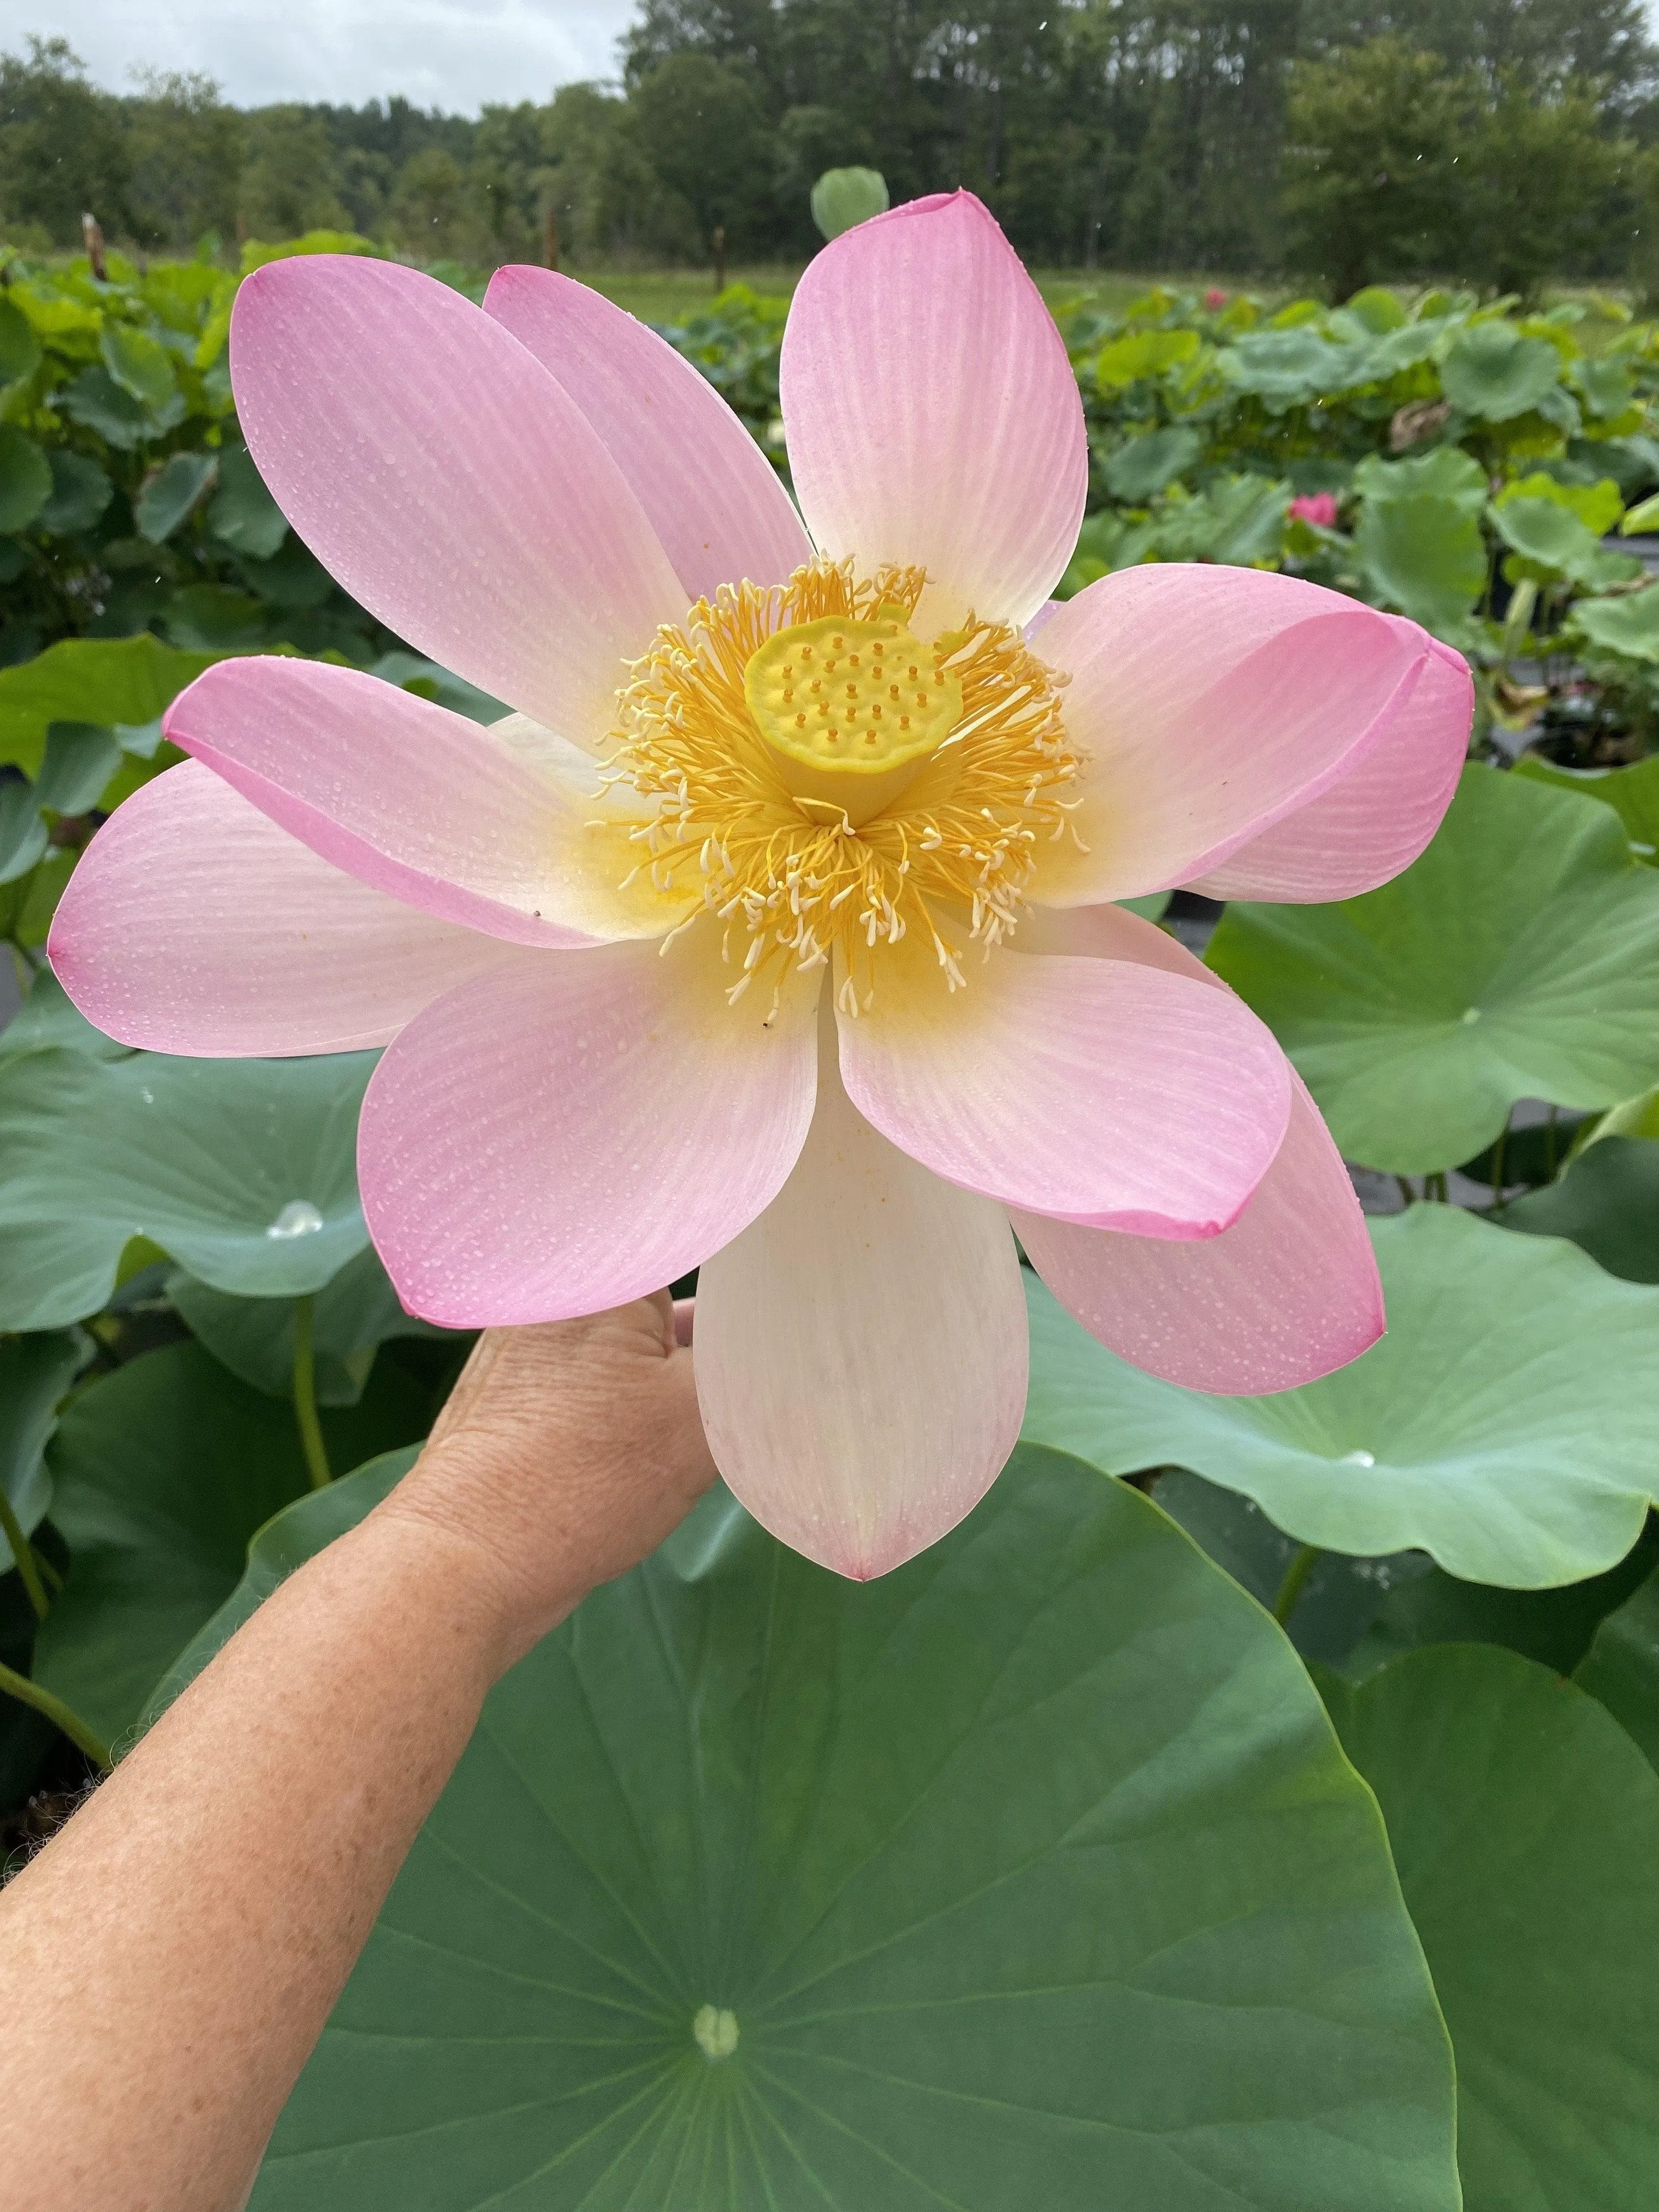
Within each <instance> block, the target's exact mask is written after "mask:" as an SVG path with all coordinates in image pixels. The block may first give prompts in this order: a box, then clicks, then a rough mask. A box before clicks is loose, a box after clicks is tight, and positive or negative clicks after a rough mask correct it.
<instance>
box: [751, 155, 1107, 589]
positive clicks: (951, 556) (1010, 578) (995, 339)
mask: <svg viewBox="0 0 1659 2212" xmlns="http://www.w3.org/2000/svg"><path fill="white" fill-rule="evenodd" d="M779 389H780V391H781V394H782V404H783V419H784V423H785V425H786V428H787V436H788V446H789V465H790V471H791V473H792V475H793V478H794V483H795V491H796V495H797V496H798V497H799V501H800V503H801V512H802V513H803V514H804V515H805V517H806V525H807V527H808V529H809V530H811V533H812V536H813V538H814V540H815V541H816V543H817V546H818V548H819V550H820V551H822V552H824V553H827V554H829V555H830V556H832V557H833V558H834V559H836V560H838V561H839V560H844V559H847V558H848V557H849V556H850V557H851V558H853V559H854V560H855V561H856V562H858V564H859V567H860V569H863V570H865V571H868V570H870V569H872V568H876V567H877V566H878V565H879V564H880V563H882V562H890V561H891V562H901V563H906V564H910V565H914V566H917V567H921V568H926V569H927V574H928V578H929V580H930V583H931V585H932V586H933V591H932V592H931V593H930V608H931V611H932V612H933V616H934V617H936V618H937V619H938V620H939V622H940V623H941V624H942V623H948V622H951V621H959V620H960V619H961V617H962V616H963V613H965V612H966V611H967V610H968V609H969V607H971V608H973V609H974V610H975V611H976V612H977V613H978V614H980V615H981V616H982V617H985V618H987V620H990V621H994V622H1006V623H1014V624H1016V625H1018V624H1019V623H1024V622H1025V621H1027V620H1028V619H1029V618H1030V617H1031V616H1032V615H1033V614H1035V613H1036V610H1037V609H1038V608H1039V607H1040V606H1041V605H1042V602H1043V601H1044V599H1047V597H1048V593H1049V592H1050V591H1051V590H1052V589H1053V588H1054V584H1055V582H1056V581H1057V580H1058V579H1059V577H1060V574H1062V572H1063V571H1064V569H1065V567H1066V562H1067V561H1069V560H1070V558H1071V556H1072V549H1073V546H1074V545H1075V544H1076V543H1077V532H1078V525H1079V522H1080V521H1081V520H1082V519H1083V501H1084V495H1085V492H1086V490H1087V489H1088V477H1089V456H1088V445H1087V441H1086V439H1085V435H1084V427H1083V407H1082V403H1081V401H1080V400H1079V397H1078V389H1077V379H1076V378H1075V377H1074V376H1073V374H1072V367H1071V363H1070V362H1069V361H1068V360H1067V359H1066V347H1065V344H1064V343H1063V341H1062V340H1061V338H1060V332H1059V331H1057V330H1056V329H1055V328H1054V319H1053V317H1052V316H1051V315H1050V314H1049V313H1048V309H1047V307H1044V306H1043V304H1042V295H1040V294H1039V292H1038V291H1037V289H1036V285H1035V284H1033V283H1032V282H1031V280H1030V277H1029V276H1027V275H1026V273H1025V270H1024V267H1023V265H1022V264H1021V263H1020V260H1019V257H1018V255H1017V254H1016V253H1015V252H1014V251H1013V249H1012V246H1010V245H1009V243H1008V241H1007V240H1006V238H1005V237H1004V236H1003V234H1002V233H1001V231H1000V229H999V228H997V225H996V223H995V222H994V219H993V218H992V216H990V214H989V213H988V212H987V210H986V209H985V208H983V207H982V206H981V204H980V203H979V201H978V200H976V199H975V197H974V196H973V194H972V193H971V192H951V193H945V194H940V195H938V196H936V197H933V198H931V199H921V200H912V201H910V202H909V203H908V204H907V205H905V206H903V207H896V208H894V209H892V210H890V212H889V213H888V214H886V215H882V216H876V217H875V218H874V219H873V220H872V222H862V223H860V224H859V225H858V226H857V227H856V228H854V229H853V230H849V231H845V232H843V233H842V235H841V237H839V238H837V239H836V240H833V241H832V243H831V244H829V246H825V247H824V249H823V252H822V253H820V254H819V255H818V257H817V260H815V261H814V262H813V263H812V264H811V266H810V267H809V268H808V270H807V271H806V274H805V276H803V277H802V278H801V281H800V283H799V285H797V287H796V288H795V296H794V299H793V302H792V304H791V306H790V309H789V320H788V323H787V326H786V327H785V330H784V334H783V356H782V362H781V369H780V372H779Z"/></svg>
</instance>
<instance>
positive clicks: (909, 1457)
mask: <svg viewBox="0 0 1659 2212" xmlns="http://www.w3.org/2000/svg"><path fill="white" fill-rule="evenodd" d="M696 1363H697V1366H696V1373H697V1398H698V1401H699V1403H700V1404H701V1406H702V1417H703V1424H704V1426H705V1427H706V1429H707V1430H708V1441H709V1444H710V1447H711V1449H713V1451H714V1458H715V1461H716V1462H717V1463H718V1465H719V1467H720V1472H721V1474H724V1476H725V1477H726V1480H727V1482H728V1483H729V1484H730V1485H731V1486H732V1490H733V1491H734V1492H736V1494H737V1495H738V1498H741V1499H742V1501H743V1503H744V1504H745V1505H746V1506H747V1507H748V1509H749V1510H750V1512H751V1513H752V1514H753V1515H754V1516H755V1518H756V1519H757V1521H758V1522H761V1524H762V1526H763V1527H764V1528H769V1529H770V1530H771V1531H772V1534H774V1535H775V1536H778V1537H781V1539H782V1541H784V1542H785V1543H786V1544H790V1545H793V1547H794V1549H795V1550H796V1551H798V1552H802V1553H805V1555H806V1557H807V1558H808V1559H816V1560H817V1562H818V1564H819V1565H821V1566H826V1567H830V1568H833V1569H834V1571H836V1573H837V1574H842V1575H848V1576H850V1577H853V1578H854V1580H857V1581H860V1582H864V1581H867V1580H868V1579H869V1578H870V1577H871V1576H872V1575H882V1574H885V1573H887V1572H888V1571H889V1570H890V1568H893V1567H896V1566H900V1565H902V1564H903V1562H904V1561H905V1560H906V1559H909V1558H911V1557H912V1556H913V1555H914V1554H915V1553H917V1552H919V1551H921V1549H922V1548H923V1547H925V1546H926V1545H928V1544H931V1543H933V1541H935V1540H936V1539H937V1538H939V1537H940V1536H942V1535H944V1534H945V1531H946V1529H947V1528H954V1527H955V1525H956V1523H957V1522H958V1521H960V1520H961V1518H962V1517H963V1514H965V1513H967V1512H968V1511H969V1510H971V1508H972V1507H973V1506H975V1504H978V1502H979V1500H980V1499H981V1498H982V1497H983V1496H984V1494H985V1492H986V1491H987V1490H988V1489H989V1487H990V1486H991V1484H992V1483H993V1482H994V1480H995V1479H996V1477H997V1474H999V1472H1000V1469H1001V1468H1002V1467H1003V1465H1004V1463H1005V1462H1006V1459H1007V1457H1008V1455H1009V1453H1010V1452H1011V1451H1012V1449H1013V1448H1014V1443H1015V1441H1016V1439H1017V1438H1018V1435H1019V1425H1020V1422H1021V1420H1022V1419H1023V1418H1024V1411H1025V1385H1026V1370H1027V1349H1026V1328H1025V1316H1024V1301H1023V1299H1022V1297H1021V1295H1020V1285H1019V1267H1018V1261H1017V1260H1016V1258H1015V1255H1014V1244H1013V1238H1012V1236H1011V1235H1010V1234H1009V1230H1008V1218H1007V1216H1006V1213H1004V1212H1003V1210H1002V1208H1001V1207H1000V1206H996V1205H994V1204H993V1202H992V1201H991V1200H989V1199H986V1198H979V1197H976V1196H975V1195H974V1194H971V1193H969V1192H967V1191H961V1190H953V1189H952V1188H951V1186H950V1185H949V1184H948V1183H944V1182H940V1181H939V1178H938V1177H937V1176H931V1175H929V1174H928V1173H927V1170H926V1169H925V1168H921V1167H918V1166H917V1165H916V1164H915V1161H914V1160H911V1159H908V1158H906V1156H905V1155H904V1153H902V1152H898V1151H896V1150H895V1148H894V1147H893V1146H891V1145H890V1144H888V1143H887V1142H886V1140H885V1139H884V1138H883V1137H880V1136H878V1134H877V1133H876V1131H875V1130H873V1129H872V1127H870V1125H869V1123H868V1122H867V1121H864V1120H862V1119H861V1118H860V1115H857V1114H856V1113H854V1110H853V1109H852V1107H851V1105H850V1104H849V1103H848V1100H847V1097H846V1096H845V1094H844V1093H843V1091H842V1087H841V1085H840V1083H839V1081H838V1080H837V1079H836V1069H835V1066H834V1062H833V1059H832V1056H831V1054H829V1052H828V1051H827V1050H826V1051H825V1052H824V1053H823V1054H822V1056H821V1065H820V1087H819V1094H818V1109H817V1115H815V1116H814V1119H813V1122H812V1127H811V1134H810V1135H809V1136H808V1138H807V1139H806V1144H805V1149H804V1150H803V1152H802V1153H801V1156H800V1158H799V1160H798V1161H797V1162H796V1164H795V1170H794V1173H793V1175H792V1176H790V1178H789V1181H788V1182H787V1183H786V1184H785V1186H784V1188H783V1189H782V1191H781V1193H780V1194H779V1195H778V1196H777V1197H776V1198H775V1199H774V1200H773V1201H772V1203H771V1205H770V1206H768V1208H767V1209H766V1211H765V1212H764V1213H763V1214H762V1215H761V1216H760V1218H759V1219H758V1220H757V1221H755V1222H752V1223H751V1224H750V1226H749V1227H748V1228H747V1229H745V1230H744V1232H743V1234H742V1235H741V1236H740V1237H738V1238H737V1239H736V1240H735V1241H734V1242H733V1243H730V1244H728V1245H727V1246H726V1249H725V1250H724V1251H721V1252H718V1253H716V1254H715V1255H714V1258H713V1259H712V1260H708V1261H705V1263H704V1265H703V1267H702V1272H701V1273H700V1274H699V1275H698V1278H697V1328H696Z"/></svg>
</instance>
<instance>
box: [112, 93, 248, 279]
mask: <svg viewBox="0 0 1659 2212" xmlns="http://www.w3.org/2000/svg"><path fill="white" fill-rule="evenodd" d="M142 87H143V89H142V93H141V96H140V97H139V98H137V99H136V100H130V101H127V102H126V103H125V113H126V123H127V156H128V163H129V185H128V200H129V206H130V210H131V226H132V231H133V234H134V236H135V237H136V238H137V239H138V240H140V241H141V242H142V243H143V244H145V245H147V246H171V247H173V248H174V249H175V250H178V249H180V248H183V247H185V246H193V245H194V244H195V242H196V240H197V239H199V238H201V237H202V236H204V234H207V233H210V232H214V231H216V232H218V233H219V234H221V235H222V236H223V237H228V236H229V235H230V234H231V233H232V232H233V231H234V228H235V227H236V209H237V200H238V195H239V193H240V187H241V178H242V163H243V160H244V158H245V155H246V123H245V121H244V118H242V117H241V116H240V114H239V113H238V112H237V111H236V110H235V109H234V107H227V106H225V105H224V103H223V101H222V100H221V98H220V96H219V88H218V86H217V85H216V83H215V82H214V81H213V79H212V78H211V77H210V76H202V75H200V74H199V73H197V74H192V75H188V76H161V75H160V74H158V73H157V72H155V71H154V70H152V71H150V72H149V73H148V74H147V75H146V76H144V77H143V80H142Z"/></svg>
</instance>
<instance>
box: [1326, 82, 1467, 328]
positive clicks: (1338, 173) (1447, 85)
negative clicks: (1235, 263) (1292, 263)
mask: <svg viewBox="0 0 1659 2212" xmlns="http://www.w3.org/2000/svg"><path fill="white" fill-rule="evenodd" d="M1465 107H1466V100H1465V97H1464V94H1463V93H1462V88H1461V87H1460V84H1459V82H1458V80H1457V79H1456V78H1455V76H1453V74H1452V72H1451V71H1450V70H1449V68H1448V67H1447V65H1446V64H1445V63H1444V62H1443V61H1442V60H1441V59H1440V58H1439V57H1438V56H1437V55H1434V54H1428V53H1421V52H1414V51H1413V49H1412V48H1411V47H1409V46H1407V45H1405V43H1404V42H1403V41H1402V40H1400V39H1397V38H1384V39H1373V40H1370V42H1369V43H1368V44H1367V45H1365V46H1358V47H1355V48H1353V49H1352V50H1349V51H1346V52H1339V53H1336V54H1334V55H1333V56H1332V57H1331V58H1330V59H1329V60H1328V61H1317V62H1308V61H1303V62H1298V63H1297V64H1296V66H1295V69H1294V70H1293V71H1292V73H1291V95H1290V111H1289V116H1288V125H1287V127H1288V138H1289V143H1288V144H1287V146H1286V149H1285V200H1284V204H1285V216H1286V219H1287V222H1288V224H1289V235H1290V245H1291V253H1292V257H1293V258H1294V259H1295V260H1296V261H1297V264H1299V265H1300V266H1302V267H1303V268H1304V269H1306V270H1310V271H1312V272H1314V273H1316V274H1317V275H1318V276H1322V278H1323V279H1324V280H1325V282H1326V283H1328V284H1329V285H1330V286H1331V287H1332V288H1333V289H1334V292H1335V294H1336V295H1337V296H1338V297H1339V298H1346V296H1347V295H1349V294H1350V293H1352V292H1357V291H1358V290H1359V289H1360V288H1361V286H1362V285H1365V284H1375V283H1389V282H1390V281H1391V280H1394V279H1396V278H1399V277H1402V276H1420V275H1423V274H1425V273H1428V272H1430V271H1433V270H1444V269H1447V268H1449V266H1450V265H1452V264H1453V262H1455V259H1456V258H1457V246H1456V240H1455V228H1456V203H1457V199H1458V197H1459V187H1460V182H1461V180H1460V179H1459V178H1458V175H1457V164H1458V161H1459V157H1460V155H1461V153H1462V149H1463V145H1464V121H1465Z"/></svg>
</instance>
